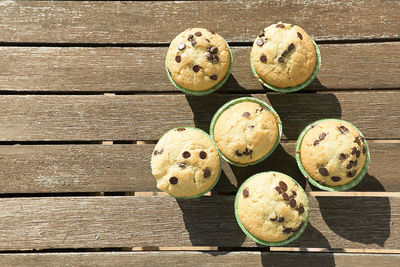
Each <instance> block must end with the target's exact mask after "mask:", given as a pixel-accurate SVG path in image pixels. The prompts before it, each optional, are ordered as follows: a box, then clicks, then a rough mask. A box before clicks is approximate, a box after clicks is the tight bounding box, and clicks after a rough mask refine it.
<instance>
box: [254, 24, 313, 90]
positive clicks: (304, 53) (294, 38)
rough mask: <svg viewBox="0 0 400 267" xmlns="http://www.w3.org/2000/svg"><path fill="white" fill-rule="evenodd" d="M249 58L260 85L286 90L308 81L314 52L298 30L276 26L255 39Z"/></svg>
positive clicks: (311, 45) (292, 27) (285, 25)
mask: <svg viewBox="0 0 400 267" xmlns="http://www.w3.org/2000/svg"><path fill="white" fill-rule="evenodd" d="M318 52H319V51H318ZM250 58H251V63H252V66H253V68H254V71H255V74H256V77H257V78H260V79H261V80H260V81H261V82H263V83H266V84H268V85H271V86H274V87H277V88H288V87H295V86H298V85H300V84H302V83H304V82H306V81H307V79H309V78H310V76H311V75H312V74H313V71H314V69H315V67H316V63H317V51H316V45H315V46H314V42H313V40H312V39H311V38H310V36H309V35H308V34H307V33H306V32H305V31H304V30H303V29H302V28H300V27H299V26H296V25H291V24H287V23H281V22H279V23H277V24H273V25H271V26H269V27H267V28H265V29H264V30H263V31H262V32H261V33H260V34H259V35H258V36H257V38H256V39H255V41H254V44H253V48H252V50H251V55H250ZM318 69H319V67H318ZM315 75H316V73H315ZM310 82H311V81H310Z"/></svg>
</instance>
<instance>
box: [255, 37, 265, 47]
mask: <svg viewBox="0 0 400 267" xmlns="http://www.w3.org/2000/svg"><path fill="white" fill-rule="evenodd" d="M263 44H264V40H263V39H261V38H260V39H258V40H257V45H258V46H263Z"/></svg>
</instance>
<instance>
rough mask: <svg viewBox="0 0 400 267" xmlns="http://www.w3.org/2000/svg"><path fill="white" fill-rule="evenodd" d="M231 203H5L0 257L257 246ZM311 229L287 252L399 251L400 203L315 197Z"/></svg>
mask: <svg viewBox="0 0 400 267" xmlns="http://www.w3.org/2000/svg"><path fill="white" fill-rule="evenodd" d="M233 200H234V197H231V196H229V197H222V196H212V197H204V198H201V199H195V200H183V201H180V200H175V199H174V198H172V197H162V196H158V197H136V196H135V197H61V198H57V197H53V198H8V199H4V198H3V199H1V200H0V210H1V211H2V212H1V213H0V229H1V231H0V250H18V249H34V248H35V249H45V248H96V247H136V246H143V247H148V246H165V247H168V246H192V245H193V246H222V247H228V246H229V247H230V246H232V247H239V246H245V247H247V246H250V247H252V246H255V243H254V242H252V241H250V240H249V239H247V238H245V235H244V234H243V232H242V231H241V230H240V228H239V227H238V225H237V223H236V220H235V218H234V213H233ZM310 205H311V216H310V225H309V226H308V227H307V229H306V230H305V232H304V233H303V235H302V236H301V237H300V238H299V239H298V240H296V241H294V242H292V243H291V244H290V246H293V247H298V246H301V247H322V248H387V249H399V248H400V213H399V210H400V198H399V197H390V198H388V197H317V198H314V197H311V198H310Z"/></svg>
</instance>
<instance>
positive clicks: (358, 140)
mask: <svg viewBox="0 0 400 267" xmlns="http://www.w3.org/2000/svg"><path fill="white" fill-rule="evenodd" d="M354 142H356V143H357V144H358V145H359V146H361V141H360V137H359V136H357V137H356V138H355V139H354Z"/></svg>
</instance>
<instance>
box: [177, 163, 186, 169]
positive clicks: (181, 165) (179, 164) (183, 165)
mask: <svg viewBox="0 0 400 267" xmlns="http://www.w3.org/2000/svg"><path fill="white" fill-rule="evenodd" d="M178 166H179V168H182V169H183V168H185V167H186V164H185V163H183V162H179V163H178Z"/></svg>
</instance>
